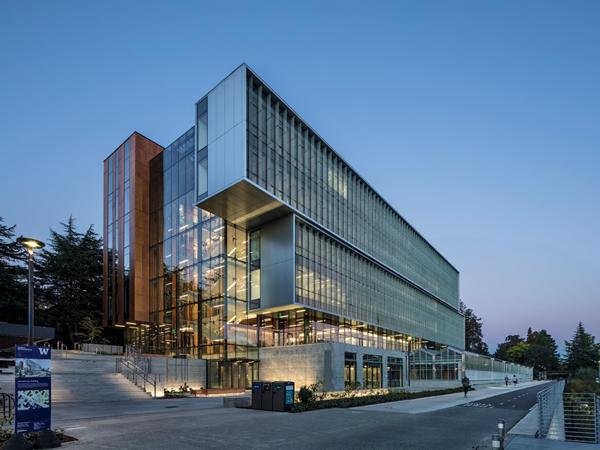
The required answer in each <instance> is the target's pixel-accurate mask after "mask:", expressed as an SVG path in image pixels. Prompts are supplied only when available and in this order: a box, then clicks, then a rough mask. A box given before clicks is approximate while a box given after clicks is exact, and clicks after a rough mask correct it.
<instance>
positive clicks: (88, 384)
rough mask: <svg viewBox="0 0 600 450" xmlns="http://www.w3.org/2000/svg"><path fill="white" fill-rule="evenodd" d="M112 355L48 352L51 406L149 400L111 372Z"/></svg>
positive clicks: (130, 384)
mask: <svg viewBox="0 0 600 450" xmlns="http://www.w3.org/2000/svg"><path fill="white" fill-rule="evenodd" d="M115 359H116V357H115V356H109V355H96V354H93V353H85V352H79V351H59V350H54V351H53V352H52V403H53V404H55V403H69V402H78V403H81V402H83V403H90V402H116V401H132V400H150V398H151V397H150V396H149V394H146V393H145V392H143V391H142V390H141V388H139V387H137V386H135V385H134V384H133V383H131V382H129V381H128V380H127V379H126V378H125V377H124V376H123V375H121V374H119V373H115V365H116V363H115Z"/></svg>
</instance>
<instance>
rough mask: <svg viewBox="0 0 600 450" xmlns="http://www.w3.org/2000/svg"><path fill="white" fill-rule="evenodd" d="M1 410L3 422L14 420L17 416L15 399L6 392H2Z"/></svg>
mask: <svg viewBox="0 0 600 450" xmlns="http://www.w3.org/2000/svg"><path fill="white" fill-rule="evenodd" d="M0 409H1V410H2V419H3V420H12V418H13V417H14V416H15V398H14V397H13V396H12V395H10V394H7V393H6V392H0Z"/></svg>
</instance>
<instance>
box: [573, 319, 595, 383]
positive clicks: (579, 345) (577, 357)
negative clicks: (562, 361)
mask: <svg viewBox="0 0 600 450" xmlns="http://www.w3.org/2000/svg"><path fill="white" fill-rule="evenodd" d="M565 348H566V350H567V358H566V365H567V369H568V371H569V373H570V374H571V375H573V374H575V372H577V370H579V369H585V368H592V369H596V368H597V367H598V362H599V361H600V346H599V345H598V344H596V343H595V337H594V336H592V335H591V334H589V333H587V332H586V331H585V328H584V327H583V324H582V323H581V322H579V325H577V329H576V330H575V334H574V335H573V339H571V340H570V341H565Z"/></svg>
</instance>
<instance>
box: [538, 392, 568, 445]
mask: <svg viewBox="0 0 600 450" xmlns="http://www.w3.org/2000/svg"><path fill="white" fill-rule="evenodd" d="M564 389H565V380H560V381H558V382H555V383H552V384H551V385H550V386H549V387H547V388H546V389H544V390H542V391H540V392H538V393H537V403H538V433H539V437H540V438H545V437H547V436H548V431H549V430H550V424H551V423H552V418H553V417H554V411H555V410H556V407H557V406H558V405H559V404H560V402H561V400H562V393H563V391H564Z"/></svg>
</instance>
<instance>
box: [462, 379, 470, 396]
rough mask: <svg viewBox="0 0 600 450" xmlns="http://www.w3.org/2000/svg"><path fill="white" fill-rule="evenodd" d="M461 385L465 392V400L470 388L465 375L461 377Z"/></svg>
mask: <svg viewBox="0 0 600 450" xmlns="http://www.w3.org/2000/svg"><path fill="white" fill-rule="evenodd" d="M461 383H462V387H463V391H464V392H465V398H467V392H469V388H470V387H471V386H470V383H471V381H470V380H469V378H467V376H466V375H464V376H463V377H462V381H461Z"/></svg>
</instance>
